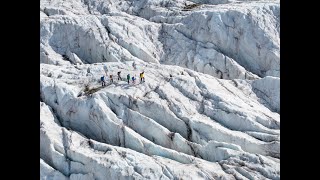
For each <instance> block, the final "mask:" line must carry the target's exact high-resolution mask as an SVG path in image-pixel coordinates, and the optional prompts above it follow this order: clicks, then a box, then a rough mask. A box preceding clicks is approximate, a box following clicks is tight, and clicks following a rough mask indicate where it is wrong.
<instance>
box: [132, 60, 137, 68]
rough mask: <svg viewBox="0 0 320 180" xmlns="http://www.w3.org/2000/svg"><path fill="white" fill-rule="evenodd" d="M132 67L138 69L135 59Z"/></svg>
mask: <svg viewBox="0 0 320 180" xmlns="http://www.w3.org/2000/svg"><path fill="white" fill-rule="evenodd" d="M132 67H133V69H137V65H136V62H135V61H133V63H132Z"/></svg>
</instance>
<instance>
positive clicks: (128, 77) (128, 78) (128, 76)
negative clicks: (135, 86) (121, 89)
mask: <svg viewBox="0 0 320 180" xmlns="http://www.w3.org/2000/svg"><path fill="white" fill-rule="evenodd" d="M127 80H128V84H129V82H130V74H128V75H127Z"/></svg>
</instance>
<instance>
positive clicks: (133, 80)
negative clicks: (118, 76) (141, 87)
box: [132, 76, 136, 84]
mask: <svg viewBox="0 0 320 180" xmlns="http://www.w3.org/2000/svg"><path fill="white" fill-rule="evenodd" d="M135 80H136V78H134V76H132V83H133V84H134V83H135Z"/></svg>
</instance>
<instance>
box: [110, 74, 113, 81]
mask: <svg viewBox="0 0 320 180" xmlns="http://www.w3.org/2000/svg"><path fill="white" fill-rule="evenodd" d="M110 82H111V83H113V79H112V74H110Z"/></svg>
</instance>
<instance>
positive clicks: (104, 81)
mask: <svg viewBox="0 0 320 180" xmlns="http://www.w3.org/2000/svg"><path fill="white" fill-rule="evenodd" d="M132 66H133V68H134V69H135V70H136V64H135V62H133V64H132ZM104 69H105V72H106V77H108V73H107V71H108V70H107V68H106V66H105V67H104ZM117 75H118V78H117V79H118V81H122V78H121V71H118V72H117ZM139 76H140V83H142V82H145V80H144V71H142V72H141V73H140V75H139ZM109 78H110V82H111V83H113V75H112V74H110V75H109ZM130 78H131V81H132V83H133V84H135V82H136V77H134V76H132V77H131V75H130V74H128V75H127V82H128V84H130ZM100 81H101V83H102V86H106V78H105V75H103V76H101V78H100Z"/></svg>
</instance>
